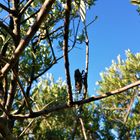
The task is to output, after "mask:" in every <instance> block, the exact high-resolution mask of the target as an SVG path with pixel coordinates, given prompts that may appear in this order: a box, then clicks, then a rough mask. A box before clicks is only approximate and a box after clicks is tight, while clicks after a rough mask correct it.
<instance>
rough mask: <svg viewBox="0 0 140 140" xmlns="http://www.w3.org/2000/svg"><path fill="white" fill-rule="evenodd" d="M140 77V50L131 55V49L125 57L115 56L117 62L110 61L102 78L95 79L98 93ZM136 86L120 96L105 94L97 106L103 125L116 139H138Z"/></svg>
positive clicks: (137, 92)
mask: <svg viewBox="0 0 140 140" xmlns="http://www.w3.org/2000/svg"><path fill="white" fill-rule="evenodd" d="M139 76H140V53H137V54H135V55H134V54H132V53H131V52H130V50H128V51H126V60H125V61H124V60H122V59H121V58H120V56H118V57H117V63H116V62H115V61H113V62H112V65H111V66H110V67H109V68H107V69H106V71H105V72H103V73H101V78H102V79H101V81H99V82H98V84H99V86H100V88H99V91H98V92H99V94H101V95H102V94H105V93H106V92H109V91H113V90H116V89H118V88H121V87H124V86H126V85H129V84H131V83H133V82H135V81H137V80H138V79H139ZM139 90H140V89H139V87H135V88H132V89H129V90H127V91H125V92H123V93H121V94H119V95H115V96H111V97H108V98H106V99H104V100H102V101H101V103H100V108H101V112H102V113H103V114H104V121H105V120H106V121H107V122H106V123H105V126H104V127H108V125H109V124H110V125H111V127H110V128H109V130H110V131H111V129H113V131H115V134H116V135H117V136H118V138H121V137H122V138H124V139H127V138H128V137H129V138H132V139H135V138H138V137H139V135H140V134H139V133H138V132H137V135H134V134H136V128H137V127H138V126H139V117H140V115H139V114H138V112H137V109H138V108H139V107H140V103H139Z"/></svg>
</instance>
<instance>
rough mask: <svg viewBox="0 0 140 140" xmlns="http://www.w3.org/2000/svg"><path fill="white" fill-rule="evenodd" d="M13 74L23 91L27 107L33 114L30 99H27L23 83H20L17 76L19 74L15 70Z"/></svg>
mask: <svg viewBox="0 0 140 140" xmlns="http://www.w3.org/2000/svg"><path fill="white" fill-rule="evenodd" d="M13 73H14V75H15V78H16V80H17V83H18V85H19V87H20V89H21V91H22V93H23V96H24V98H25V102H26V104H27V106H28V109H29V111H30V113H33V111H32V108H31V105H30V103H29V98H28V97H27V95H26V93H25V91H24V89H23V87H22V85H21V83H20V81H19V78H18V75H17V73H16V72H15V70H13Z"/></svg>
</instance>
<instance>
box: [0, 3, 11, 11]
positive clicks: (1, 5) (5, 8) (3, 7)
mask: <svg viewBox="0 0 140 140" xmlns="http://www.w3.org/2000/svg"><path fill="white" fill-rule="evenodd" d="M0 7H1V8H2V9H3V10H5V11H6V12H8V13H13V11H12V10H11V9H9V8H7V7H6V6H4V5H3V4H1V3H0Z"/></svg>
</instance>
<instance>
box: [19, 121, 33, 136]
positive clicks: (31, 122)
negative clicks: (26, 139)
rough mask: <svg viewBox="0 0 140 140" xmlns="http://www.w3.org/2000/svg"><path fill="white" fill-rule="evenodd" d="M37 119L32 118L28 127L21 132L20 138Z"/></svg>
mask: <svg viewBox="0 0 140 140" xmlns="http://www.w3.org/2000/svg"><path fill="white" fill-rule="evenodd" d="M34 121H35V119H33V120H31V121H30V123H29V124H28V125H27V127H26V128H25V129H24V130H23V131H22V132H21V134H20V135H19V137H18V138H20V137H21V136H23V135H24V134H25V133H26V132H27V131H28V129H29V128H30V127H31V125H32V124H33V122H34Z"/></svg>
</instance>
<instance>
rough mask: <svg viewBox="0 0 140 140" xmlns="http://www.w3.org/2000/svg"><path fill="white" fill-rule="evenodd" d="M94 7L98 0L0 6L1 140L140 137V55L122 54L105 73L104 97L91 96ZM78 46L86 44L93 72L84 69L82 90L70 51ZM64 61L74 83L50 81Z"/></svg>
mask: <svg viewBox="0 0 140 140" xmlns="http://www.w3.org/2000/svg"><path fill="white" fill-rule="evenodd" d="M132 3H133V4H135V3H136V4H138V5H139V2H138V1H132ZM94 5H95V0H75V1H72V0H67V1H66V0H46V1H42V0H28V1H27V0H8V1H5V0H3V1H2V2H1V3H0V15H1V17H0V101H1V102H0V134H1V135H0V138H1V139H6V140H15V139H38V140H39V139H42V140H43V139H44V140H45V139H48V140H51V139H52V140H55V139H57V140H58V139H85V140H87V139H113V138H115V137H118V138H122V139H123V138H124V139H130V138H132V139H133V138H134V139H135V138H139V135H140V134H139V119H138V118H139V85H140V80H139V76H140V73H139V71H140V63H139V59H140V54H139V53H138V54H132V53H131V52H130V51H129V50H128V51H126V58H127V59H126V60H122V59H121V57H120V56H118V58H117V62H114V61H113V62H112V65H111V66H110V68H108V69H107V70H106V72H104V73H102V74H101V78H102V79H101V81H99V82H98V84H99V91H98V93H99V94H98V95H97V96H93V97H89V95H88V82H87V81H88V80H87V79H88V69H89V47H90V46H89V37H88V30H87V28H88V27H89V26H90V25H91V24H93V23H94V22H95V21H96V19H97V17H94V19H93V20H92V21H91V22H90V23H87V22H86V12H87V10H90V8H93V7H94ZM78 44H80V45H81V44H84V45H85V51H86V53H85V70H83V71H82V72H81V71H79V69H78V74H75V86H74V85H72V83H71V75H70V70H69V64H70V61H69V52H70V51H72V50H73V48H75V47H76V45H78ZM60 59H64V69H65V76H66V82H63V81H62V80H61V79H59V80H58V81H57V82H56V81H55V80H54V79H53V76H46V75H47V74H46V72H47V71H48V70H49V69H51V68H52V67H53V66H54V65H55V64H57V63H59V60H60ZM75 73H76V71H75ZM78 86H81V87H80V88H78ZM79 89H80V90H79ZM101 99H103V100H102V101H99V103H94V101H98V100H101ZM86 103H89V104H86Z"/></svg>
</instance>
